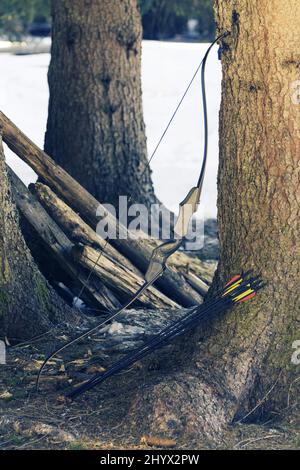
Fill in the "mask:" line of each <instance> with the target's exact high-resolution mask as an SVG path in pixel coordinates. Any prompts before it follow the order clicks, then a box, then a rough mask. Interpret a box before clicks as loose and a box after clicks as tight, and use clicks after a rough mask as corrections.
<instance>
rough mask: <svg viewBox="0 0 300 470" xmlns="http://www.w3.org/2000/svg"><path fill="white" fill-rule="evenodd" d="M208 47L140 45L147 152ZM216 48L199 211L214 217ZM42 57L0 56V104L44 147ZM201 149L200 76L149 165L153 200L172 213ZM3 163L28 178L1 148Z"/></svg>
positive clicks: (192, 180) (193, 175) (209, 71)
mask: <svg viewBox="0 0 300 470" xmlns="http://www.w3.org/2000/svg"><path fill="white" fill-rule="evenodd" d="M207 47H208V44H195V43H192V44H190V43H168V42H156V41H144V42H143V56H142V83H143V103H144V117H145V122H146V131H147V139H148V150H149V155H150V154H151V153H152V151H153V149H154V148H155V145H156V143H157V141H158V140H159V138H160V136H161V134H162V132H163V130H164V128H165V126H166V124H167V122H168V120H169V119H170V117H171V115H172V113H173V111H174V109H175V108H176V106H177V104H178V102H179V100H180V98H181V96H182V94H183V92H184V90H185V88H186V86H187V85H188V83H189V81H190V79H191V78H192V76H193V74H194V72H195V70H196V68H197V66H198V65H199V63H200V62H201V59H202V57H203V55H204V53H205V51H206V49H207ZM217 51H218V48H217V46H215V47H214V49H213V50H212V52H211V55H210V57H209V59H208V62H207V66H206V88H207V101H208V118H209V154H208V165H207V172H206V178H205V183H204V188H203V196H202V199H201V207H202V209H201V212H200V214H201V216H203V217H204V218H207V217H215V216H216V197H217V189H216V176H217V166H218V110H219V106H220V94H221V92H220V85H221V66H220V63H219V61H218V59H217ZM49 60H50V55H49V54H36V55H26V56H17V55H11V54H8V53H2V54H0V67H1V70H2V73H1V74H0V109H1V110H2V111H3V112H4V113H5V114H7V116H8V117H9V118H10V119H12V120H13V121H14V122H15V123H16V124H17V126H19V127H20V128H21V129H22V131H23V132H24V133H25V134H27V135H28V136H29V137H30V138H31V139H32V140H33V141H34V142H35V143H37V145H39V146H40V147H43V142H44V134H45V128H46V120H47V109H48V85H47V70H48V65H49ZM202 152H203V116H202V102H201V86H200V75H199V76H198V77H197V79H196V80H195V82H194V84H193V85H192V87H191V89H190V91H189V93H188V95H187V97H186V99H185V101H184V102H183V105H182V107H181V108H180V111H179V112H178V114H177V116H176V118H175V121H174V122H173V124H172V127H171V128H170V129H169V131H168V133H167V135H166V137H165V139H164V141H163V143H162V144H161V146H160V148H159V150H158V152H157V154H156V155H155V157H154V159H153V160H152V162H151V168H152V170H153V181H154V185H155V190H156V193H157V195H158V197H159V198H160V199H161V201H162V202H164V204H165V205H166V206H167V207H169V208H170V209H172V210H174V211H175V212H177V210H178V203H179V202H180V201H181V200H182V199H184V197H185V196H186V194H187V192H188V190H189V189H190V188H191V186H192V185H195V184H196V183H197V179H198V176H199V172H200V166H201V160H202ZM6 156H7V160H8V163H9V165H11V166H12V168H13V169H14V170H15V171H16V173H17V174H18V175H19V176H20V177H21V178H22V180H23V181H24V182H25V183H26V184H29V183H30V182H32V181H35V179H36V176H35V174H34V172H33V171H32V170H31V169H30V168H29V167H28V166H27V165H26V164H25V163H23V162H22V161H21V160H20V159H19V158H18V157H16V156H15V155H14V154H13V153H12V152H11V151H9V150H8V149H6Z"/></svg>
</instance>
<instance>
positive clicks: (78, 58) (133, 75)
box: [45, 0, 156, 206]
mask: <svg viewBox="0 0 300 470" xmlns="http://www.w3.org/2000/svg"><path fill="white" fill-rule="evenodd" d="M52 18H53V29H52V50H51V63H50V68H49V73H48V81H49V88H50V101H49V115H48V123H47V132H46V137H45V150H46V152H47V153H48V154H49V155H51V156H52V157H53V158H54V160H55V161H56V162H57V163H59V164H60V165H61V166H62V167H63V168H64V169H66V170H67V171H68V172H69V173H70V174H71V175H72V176H73V177H74V178H75V179H76V180H77V181H79V182H80V183H81V184H82V185H83V186H84V187H85V188H86V189H87V190H88V191H89V192H90V193H91V194H93V196H95V197H96V198H97V199H98V200H99V201H101V202H102V203H111V204H114V205H115V206H117V205H118V196H119V195H132V198H133V200H134V201H137V202H140V203H146V204H149V203H151V202H156V200H155V197H154V192H153V186H152V181H151V174H150V170H149V168H147V169H146V171H145V168H146V165H147V151H146V137H145V125H144V121H143V113H142V92H141V37H142V36H141V22H140V15H139V11H138V9H137V3H136V0H123V1H119V0H52Z"/></svg>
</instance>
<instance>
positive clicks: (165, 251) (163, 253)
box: [36, 32, 230, 390]
mask: <svg viewBox="0 0 300 470" xmlns="http://www.w3.org/2000/svg"><path fill="white" fill-rule="evenodd" d="M229 34H230V33H228V32H225V33H224V34H222V35H220V36H218V37H217V39H215V41H214V42H213V43H212V44H211V45H210V46H209V48H208V49H207V51H206V54H205V55H204V57H203V60H202V62H201V64H200V65H201V89H202V103H203V114H204V153H203V160H202V166H201V171H200V175H199V179H198V182H197V185H196V186H194V187H192V188H191V189H190V190H189V192H188V194H187V196H186V197H185V198H184V200H183V201H182V202H181V203H180V204H179V215H178V218H177V221H176V223H175V226H174V231H173V238H171V239H170V240H167V241H165V242H163V243H161V244H160V245H159V246H158V247H157V248H155V249H154V250H153V252H152V255H151V258H150V261H149V266H148V269H147V271H146V274H145V276H144V278H145V282H144V284H143V285H142V286H141V287H140V288H139V289H138V290H137V292H136V293H135V294H134V295H133V296H132V297H131V298H130V299H129V300H128V301H127V302H126V303H125V304H124V305H122V307H121V308H119V309H118V310H117V311H115V312H113V313H112V314H111V315H110V316H109V317H107V318H106V319H105V320H103V321H101V322H100V323H98V324H97V325H95V326H94V327H93V328H91V329H89V330H87V331H86V332H85V333H82V334H81V335H79V336H77V337H76V338H74V339H73V340H71V341H69V342H67V343H65V344H64V345H63V346H61V347H60V348H58V349H57V350H55V351H54V352H53V353H51V354H50V355H49V356H48V357H47V358H46V359H45V361H44V362H43V364H42V366H41V368H40V370H39V372H38V376H37V381H36V389H37V390H38V387H39V380H40V377H41V374H42V372H43V370H44V368H45V366H46V364H47V363H48V361H50V360H51V359H52V358H53V357H55V356H56V355H57V354H59V353H60V352H62V351H64V350H65V349H66V348H67V347H69V346H71V345H73V344H74V343H76V342H77V341H79V340H81V339H83V338H86V337H87V336H89V335H90V334H92V333H94V332H95V331H97V330H99V328H101V327H102V326H104V325H105V324H106V323H108V322H110V321H112V320H114V319H115V318H116V317H117V316H118V315H120V313H121V312H123V311H124V310H125V309H127V308H128V307H129V306H130V305H131V304H132V303H133V302H134V301H135V300H137V299H138V298H139V297H140V295H141V294H142V293H143V292H144V291H145V290H146V289H148V288H149V287H150V286H151V285H152V284H154V282H155V281H156V280H157V279H158V278H159V277H160V276H161V275H162V274H163V272H164V270H165V269H166V266H167V261H168V259H169V257H170V256H171V255H172V254H173V253H175V252H176V251H177V250H178V249H179V248H180V246H181V245H182V243H183V240H184V238H185V237H186V235H187V234H188V228H189V223H190V220H191V218H192V216H193V214H194V213H195V212H196V211H197V209H198V206H199V203H200V196H201V191H202V186H203V181H204V175H205V169H206V163H207V153H208V118H207V102H206V90H205V66H206V61H207V58H208V56H209V53H210V51H211V49H212V48H213V46H214V45H215V44H216V43H217V42H218V41H219V40H220V39H223V38H224V37H226V36H228V35H229ZM198 70H199V69H197V71H196V74H197V72H198ZM196 74H195V75H196ZM195 75H194V77H195ZM194 77H193V79H194ZM190 84H191V83H190ZM189 86H190V85H189ZM188 88H189V87H188ZM184 96H185V95H184ZM177 109H178V107H177Z"/></svg>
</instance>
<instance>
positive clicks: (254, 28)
mask: <svg viewBox="0 0 300 470" xmlns="http://www.w3.org/2000/svg"><path fill="white" fill-rule="evenodd" d="M215 12H216V19H217V25H218V29H219V31H220V32H223V31H231V36H230V37H228V38H226V39H225V41H224V42H225V43H226V44H227V47H226V46H225V47H224V48H223V54H222V64H223V85H222V105H221V113H220V166H219V199H218V209H219V215H218V219H219V228H220V250H221V260H220V264H219V268H218V271H217V274H216V278H215V283H214V286H215V288H216V287H218V286H220V285H224V283H225V282H226V281H227V280H229V279H230V278H231V277H232V276H233V275H234V274H237V273H240V272H241V270H243V269H245V270H247V269H251V268H252V269H253V270H254V271H255V273H261V275H262V277H263V279H264V280H265V281H266V282H267V283H268V285H267V287H266V288H265V289H264V290H263V291H261V292H260V293H259V295H258V296H257V297H256V299H252V300H251V301H249V302H248V303H246V304H244V305H240V306H238V307H236V308H235V309H234V310H232V311H231V312H229V314H227V315H226V317H224V318H223V319H220V321H218V322H217V323H215V324H214V325H212V326H211V327H210V328H202V329H200V330H198V331H197V333H196V334H194V335H193V336H192V337H190V338H189V337H187V336H185V337H184V338H183V339H182V340H181V341H179V343H178V344H177V345H176V347H175V349H174V350H173V351H171V352H170V351H169V354H168V357H169V360H168V361H166V359H165V357H164V360H163V361H162V363H161V369H162V371H161V373H156V374H154V376H153V373H152V379H151V376H150V377H148V378H147V381H148V382H146V383H147V386H146V387H145V388H144V389H143V390H142V391H141V389H138V390H137V394H136V397H135V400H134V403H133V406H132V407H131V416H132V422H133V423H135V421H137V422H138V424H139V425H140V426H142V427H143V429H144V431H145V432H154V433H156V434H157V433H158V432H162V433H164V434H168V435H171V436H176V435H178V434H181V433H188V434H193V435H196V436H198V438H199V436H201V435H202V436H203V435H206V436H210V437H211V438H216V437H219V436H220V434H222V432H223V431H224V429H225V428H226V425H227V424H228V423H231V422H232V421H233V420H242V421H243V422H244V421H251V420H257V419H259V418H266V417H268V416H269V414H270V413H274V412H275V413H277V412H279V413H280V411H281V410H282V409H284V408H286V406H287V402H288V401H289V403H290V404H291V403H295V400H296V398H297V393H299V388H298V390H297V387H298V386H299V381H298V382H297V380H296V379H297V377H298V376H299V366H298V367H297V366H296V365H294V364H293V363H292V361H291V358H292V354H293V352H294V351H293V349H292V344H293V342H294V341H295V340H297V339H299V321H300V316H299V311H300V301H299V278H300V276H299V274H300V273H299V271H300V256H299V255H300V253H299V235H300V233H299V220H300V193H299V169H300V164H299V162H300V160H299V155H300V105H299V104H297V100H295V99H294V98H295V97H294V96H293V93H295V90H294V87H293V83H294V82H295V81H296V80H298V79H299V59H300V57H299V53H298V52H297V51H299V42H300V30H299V22H300V3H299V2H298V0H287V1H282V0H263V1H262V0H228V1H227V2H224V1H222V0H218V1H216V2H215ZM298 101H299V100H298ZM157 357H158V356H157ZM144 380H145V379H144ZM297 384H298V385H297ZM291 412H292V411H291ZM272 416H274V415H273V414H272ZM127 419H128V418H127ZM133 426H135V424H133Z"/></svg>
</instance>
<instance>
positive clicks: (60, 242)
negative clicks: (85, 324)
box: [8, 168, 120, 311]
mask: <svg viewBox="0 0 300 470" xmlns="http://www.w3.org/2000/svg"><path fill="white" fill-rule="evenodd" d="M8 174H9V178H10V181H11V185H12V190H13V194H14V199H15V202H16V205H17V207H18V209H19V210H20V212H21V214H22V215H23V216H24V217H25V219H26V220H27V221H28V223H29V224H30V225H31V226H32V227H33V229H34V231H35V233H36V235H37V237H39V238H40V239H41V240H42V242H43V245H44V246H45V249H46V250H48V251H49V252H50V254H51V256H53V257H54V259H55V260H56V262H57V263H58V264H59V265H60V267H61V268H62V269H63V270H65V271H66V273H67V274H68V275H69V276H70V277H71V278H72V279H74V280H75V281H76V282H77V283H78V284H79V286H80V287H82V286H85V297H84V300H86V301H87V302H88V303H90V304H92V305H93V306H94V307H95V308H98V309H99V310H103V309H105V310H109V311H111V310H113V309H115V308H118V307H119V306H120V302H119V301H118V299H117V297H116V296H115V295H114V294H113V293H112V292H111V291H110V290H109V289H108V288H107V287H106V286H105V285H104V284H103V283H102V282H100V281H99V280H97V282H96V283H94V284H93V283H88V284H86V280H87V274H86V272H85V271H84V270H83V269H80V268H78V266H76V265H75V264H74V262H73V260H72V257H71V256H70V253H71V249H72V246H73V243H72V242H71V241H70V240H69V239H68V238H67V236H66V235H65V234H64V233H63V232H62V230H61V229H60V228H59V227H58V225H57V224H56V223H55V222H54V221H53V220H52V219H51V217H50V216H49V215H48V213H47V212H46V211H45V209H44V208H43V207H42V206H41V204H40V203H39V201H37V199H36V198H35V197H34V195H32V194H30V193H29V191H28V189H27V188H26V186H25V185H24V184H23V183H22V181H21V180H20V179H19V178H18V176H17V175H16V174H15V173H14V172H13V171H12V170H11V169H10V168H8ZM80 287H79V288H80Z"/></svg>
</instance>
